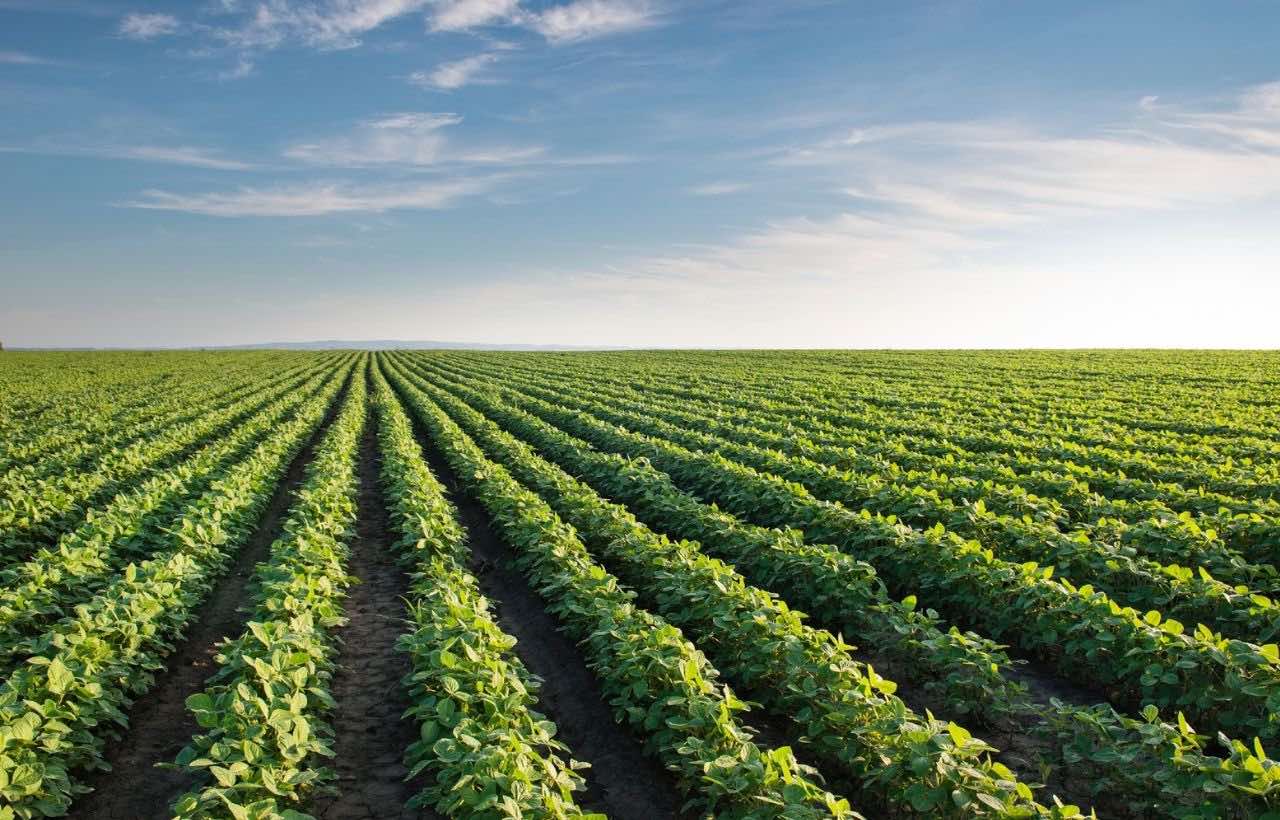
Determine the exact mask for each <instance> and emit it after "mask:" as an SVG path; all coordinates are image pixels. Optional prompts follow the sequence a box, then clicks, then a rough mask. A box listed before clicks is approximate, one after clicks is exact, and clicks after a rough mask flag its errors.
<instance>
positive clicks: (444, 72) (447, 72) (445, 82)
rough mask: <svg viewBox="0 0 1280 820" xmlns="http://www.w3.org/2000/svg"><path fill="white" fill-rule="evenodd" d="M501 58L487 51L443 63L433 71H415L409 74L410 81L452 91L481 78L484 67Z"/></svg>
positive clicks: (422, 85) (422, 86)
mask: <svg viewBox="0 0 1280 820" xmlns="http://www.w3.org/2000/svg"><path fill="white" fill-rule="evenodd" d="M499 59H500V57H499V55H498V54H497V53H496V52H492V51H487V52H484V53H482V54H475V55H472V56H470V57H464V58H462V59H461V60H453V61H451V62H447V63H441V64H440V65H438V66H436V67H435V68H434V69H432V70H431V71H415V72H413V73H412V74H410V75H409V82H410V83H412V84H413V85H416V86H419V87H421V88H434V89H438V90H441V91H452V90H454V89H457V88H462V87H463V86H464V85H468V84H471V83H474V82H477V81H478V80H479V75H480V73H481V72H482V71H484V69H485V68H486V67H488V66H490V65H492V64H493V63H496V62H497V61H498V60H499Z"/></svg>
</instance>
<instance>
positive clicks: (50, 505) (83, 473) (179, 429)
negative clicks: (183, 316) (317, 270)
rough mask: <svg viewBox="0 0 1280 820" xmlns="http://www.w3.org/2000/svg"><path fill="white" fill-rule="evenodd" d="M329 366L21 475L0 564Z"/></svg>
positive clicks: (10, 497)
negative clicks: (55, 469)
mask: <svg viewBox="0 0 1280 820" xmlns="http://www.w3.org/2000/svg"><path fill="white" fill-rule="evenodd" d="M329 367H331V365H330V366H320V367H308V368H307V369H306V370H305V371H302V372H300V373H289V374H287V375H286V376H284V377H283V378H281V379H274V378H268V379H264V380H263V382H261V383H259V384H258V385H255V386H254V387H251V388H249V389H246V390H244V391H239V392H237V393H236V394H234V395H232V396H230V397H228V398H227V399H224V400H223V401H217V400H215V401H214V402H212V403H211V404H205V405H204V406H203V409H202V410H198V411H195V412H193V413H191V414H190V418H187V419H182V420H176V421H174V422H172V423H170V424H167V425H165V426H164V427H163V428H162V429H159V430H153V431H151V432H150V434H148V435H147V436H145V437H143V438H140V439H138V440H136V441H134V442H132V443H131V444H128V445H127V446H125V447H122V448H121V449H119V450H116V451H113V452H110V453H107V454H106V455H105V456H104V457H103V458H102V459H100V460H99V461H98V462H96V463H94V464H91V465H88V466H86V467H85V468H83V469H82V470H72V471H69V472H67V473H65V474H64V475H61V476H57V477H56V478H54V479H52V480H46V479H43V478H35V477H32V476H30V475H29V474H28V475H23V476H20V477H19V478H18V480H17V481H14V482H12V483H9V482H5V483H6V484H8V486H6V487H5V488H4V489H5V490H6V492H5V494H4V495H3V496H2V497H0V563H8V562H12V561H15V560H22V559H25V558H27V557H28V556H30V555H31V553H33V552H34V551H36V550H38V549H40V548H41V547H45V546H51V545H53V544H54V543H55V542H56V541H57V540H58V539H59V538H60V537H61V536H63V535H64V534H66V533H68V531H71V530H73V529H74V528H75V527H76V525H77V523H84V522H88V523H92V521H93V518H94V517H95V516H96V514H97V513H98V512H100V508H97V505H96V504H95V502H96V501H97V500H98V499H102V498H110V496H111V495H112V494H114V493H117V492H119V491H121V490H126V489H127V488H129V487H131V486H134V485H136V484H137V482H139V481H143V480H146V479H147V478H148V477H155V476H159V475H164V474H165V473H166V472H168V471H169V470H170V468H172V467H173V466H174V465H175V464H177V463H181V461H182V460H183V459H184V458H187V457H188V456H189V455H190V454H191V453H192V452H193V451H197V450H198V449H199V448H200V447H202V446H204V445H205V444H206V443H207V442H209V441H213V440H216V439H217V437H219V436H224V435H227V434H228V433H229V432H230V431H234V430H235V429H236V428H237V427H238V426H240V425H242V424H243V423H244V422H245V421H246V419H248V418H249V417H250V416H252V414H253V413H255V412H256V411H257V410H258V409H259V407H260V406H261V404H262V397H263V396H277V395H281V394H288V393H289V392H290V391H293V390H296V389H299V387H300V386H301V385H302V384H303V383H304V382H306V381H308V380H309V379H312V378H315V377H317V376H318V374H321V373H324V372H325V371H326V370H328V369H329ZM184 399H185V402H186V404H187V405H188V406H195V407H198V406H200V405H201V401H202V399H201V396H200V394H199V393H189V394H185V396H184Z"/></svg>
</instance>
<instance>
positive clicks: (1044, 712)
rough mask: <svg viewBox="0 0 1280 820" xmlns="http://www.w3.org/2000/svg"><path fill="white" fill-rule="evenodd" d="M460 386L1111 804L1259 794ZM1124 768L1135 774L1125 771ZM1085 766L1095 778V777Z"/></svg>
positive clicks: (865, 573) (655, 480)
mask: <svg viewBox="0 0 1280 820" xmlns="http://www.w3.org/2000/svg"><path fill="white" fill-rule="evenodd" d="M440 383H441V384H442V385H444V384H446V382H444V381H443V380H440ZM448 387H449V390H450V391H452V392H453V393H455V394H457V395H458V396H459V397H461V398H463V399H465V400H466V401H467V402H469V403H471V405H472V406H474V407H475V408H476V409H479V410H482V411H483V412H484V413H486V414H487V415H488V416H489V417H490V418H492V419H494V420H496V421H498V422H499V423H500V424H502V425H503V427H504V428H506V429H508V430H510V431H511V432H513V433H516V434H517V435H519V436H520V437H521V438H523V439H524V440H525V441H528V442H531V443H533V444H534V445H535V446H537V447H538V449H539V450H540V451H541V452H542V453H543V454H545V455H547V456H548V457H550V458H552V459H553V460H554V461H556V462H558V463H559V464H561V465H562V466H563V467H565V468H566V469H568V470H570V471H571V472H573V473H574V474H575V475H578V476H580V477H582V478H583V479H584V480H586V481H588V482H589V483H591V484H592V485H593V486H595V487H596V488H597V489H599V490H600V491H601V492H603V493H605V494H606V495H608V496H610V497H611V498H614V499H616V500H620V501H624V502H625V503H627V504H628V505H630V506H631V508H632V509H634V510H636V511H637V513H638V514H639V515H641V517H643V518H645V519H646V520H648V521H650V522H651V523H652V524H653V525H654V526H657V527H659V528H661V529H663V530H664V531H667V532H673V533H675V534H677V535H680V536H682V537H689V538H695V539H697V540H699V541H700V542H701V543H702V544H703V547H704V548H705V549H707V550H709V551H710V552H712V553H714V554H716V555H718V556H720V557H723V558H724V559H725V560H727V561H730V562H731V563H733V564H734V565H735V566H736V567H737V568H738V569H739V570H740V571H742V572H743V574H744V575H746V576H747V577H748V578H750V579H751V580H752V581H754V582H756V583H759V584H761V585H763V586H766V587H769V588H771V589H774V590H775V591H778V592H781V593H782V594H783V596H784V597H785V598H786V599H788V600H789V601H791V602H793V603H796V604H798V605H801V606H804V607H805V608H806V610H808V611H809V613H810V614H811V615H814V616H815V617H817V618H818V619H819V620H820V621H821V622H823V623H825V624H828V625H831V626H833V627H834V628H839V629H841V630H847V631H848V634H853V635H856V636H858V639H859V641H860V642H865V643H866V644H867V645H869V646H874V647H876V648H877V649H878V650H880V651H881V652H883V653H885V654H886V655H887V656H888V658H889V660H890V662H891V668H892V669H893V670H894V672H895V674H904V675H905V676H906V677H907V679H908V680H909V681H910V682H911V683H912V684H914V685H919V686H923V687H925V688H926V689H934V690H938V691H936V692H935V693H934V696H935V699H936V700H938V701H940V702H942V703H945V704H946V706H947V707H948V709H949V710H950V711H952V712H954V713H958V714H970V715H973V716H974V717H975V718H977V719H979V720H980V721H981V722H983V723H986V724H988V725H997V726H999V725H1002V724H1004V723H1006V722H1013V723H1015V724H1017V723H1020V724H1031V725H1030V727H1029V730H1030V731H1031V733H1032V734H1034V735H1036V736H1037V737H1040V738H1042V739H1046V740H1047V742H1048V744H1049V745H1048V748H1047V750H1046V758H1047V759H1048V760H1050V762H1052V764H1053V765H1055V766H1059V767H1064V768H1066V767H1070V768H1071V770H1072V771H1073V775H1074V776H1073V777H1072V781H1073V782H1074V783H1076V784H1077V785H1078V784H1080V782H1081V781H1084V782H1085V783H1086V784H1087V786H1088V790H1089V791H1090V792H1092V793H1095V794H1100V795H1102V796H1103V797H1104V798H1106V799H1107V801H1108V802H1109V803H1117V802H1122V803H1125V804H1128V805H1143V804H1145V805H1147V806H1150V805H1152V803H1153V801H1157V802H1160V801H1163V802H1166V803H1170V802H1174V801H1176V802H1177V803H1178V804H1179V805H1183V806H1192V807H1195V806H1197V805H1198V804H1199V803H1202V802H1204V800H1205V799H1206V795H1211V794H1212V793H1213V792H1216V791H1217V790H1218V789H1219V788H1221V787H1223V786H1225V785H1229V784H1232V783H1240V784H1246V785H1249V787H1250V788H1253V787H1254V786H1253V784H1252V781H1253V779H1254V778H1253V777H1252V776H1251V775H1249V774H1248V772H1247V771H1246V770H1245V768H1244V766H1245V761H1246V759H1247V758H1250V757H1254V756H1256V753H1255V750H1250V749H1245V748H1243V747H1241V746H1240V745H1239V744H1230V745H1229V746H1228V751H1229V755H1230V756H1231V757H1232V758H1235V759H1234V760H1225V761H1223V760H1214V759H1212V758H1209V757H1207V756H1206V755H1205V754H1204V753H1203V752H1202V748H1203V746H1204V744H1203V740H1204V738H1201V737H1199V736H1197V735H1195V734H1194V732H1192V731H1191V730H1190V728H1189V726H1187V724H1186V723H1185V721H1183V720H1181V719H1179V721H1178V722H1177V723H1173V724H1168V723H1162V722H1160V721H1158V719H1157V717H1158V716H1157V715H1153V714H1148V715H1146V716H1145V717H1144V718H1143V719H1142V720H1134V719H1127V718H1123V717H1121V716H1120V715H1119V714H1117V713H1115V711H1114V710H1112V709H1110V708H1109V707H1106V706H1097V707H1092V708H1080V707H1073V706H1067V705H1064V704H1060V703H1049V704H1036V703H1032V702H1031V701H1029V700H1028V698H1027V697H1026V693H1025V691H1024V690H1023V689H1022V687H1020V686H1019V685H1018V684H1016V683H1013V682H1011V681H1010V680H1008V679H1006V678H1005V677H1004V676H1003V674H1002V671H1003V670H1004V669H1006V668H1008V667H1010V666H1011V664H1010V662H1009V660H1008V658H1007V656H1005V655H1004V653H1003V652H1001V651H1000V650H999V648H998V647H994V646H993V645H991V644H990V642H987V641H983V640H982V639H979V638H977V637H976V636H973V635H964V634H962V633H959V632H958V630H955V629H952V630H950V631H947V632H943V631H941V630H939V629H938V625H937V623H936V621H937V619H936V616H933V617H932V618H930V617H928V616H922V615H921V614H920V613H918V612H917V611H916V608H915V606H914V599H912V600H911V601H908V602H907V603H906V604H901V603H895V602H893V601H891V600H889V599H888V598H887V596H886V594H885V592H884V590H883V586H882V585H881V584H880V582H879V580H878V579H876V577H875V571H874V570H873V569H872V568H871V567H869V566H867V565H866V564H864V563H862V562H860V561H857V560H854V559H852V558H851V557H850V556H848V555H844V554H842V553H839V552H838V551H836V550H835V549H834V548H832V547H829V546H825V545H806V544H804V543H803V542H802V541H801V539H800V537H799V536H800V534H799V533H797V532H794V531H790V532H788V531H778V530H766V529H763V528H759V527H753V526H751V525H750V524H747V523H745V522H742V521H740V520H738V519H735V518H734V517H733V516H731V515H729V514H727V513H724V512H722V511H721V510H719V509H716V508H714V507H710V506H707V505H705V504H702V503H700V502H699V501H698V500H697V499H696V498H694V497H692V496H690V495H688V494H686V493H683V492H681V491H680V490H679V488H678V487H677V486H676V485H675V484H674V483H673V482H672V481H671V480H670V478H669V477H667V476H665V475H664V474H662V473H660V472H658V471H657V470H655V469H654V468H653V467H652V466H650V465H649V464H647V463H645V462H632V461H629V460H627V459H625V458H623V457H621V456H618V455H615V454H609V453H605V452H600V451H595V450H594V449H593V448H592V446H591V445H590V444H588V443H587V442H585V441H583V440H580V439H575V438H574V437H572V436H570V435H568V434H566V433H564V432H562V431H561V430H559V429H557V428H555V427H554V426H552V425H550V424H547V423H546V422H543V421H541V420H540V419H538V418H537V417H536V416H533V415H531V414H529V413H525V412H523V411H521V410H519V409H517V408H514V407H512V406H511V405H509V404H505V403H503V402H502V401H500V400H499V399H498V397H497V396H496V395H495V394H491V393H483V392H479V391H477V390H472V389H469V388H468V387H467V386H466V385H465V384H458V383H453V384H450V385H449V386H448ZM433 395H435V396H436V397H437V400H440V401H443V402H448V403H449V406H450V407H451V409H454V412H455V414H458V413H460V414H462V415H463V416H466V415H474V411H471V410H470V409H469V408H467V407H466V406H465V405H462V404H460V403H459V402H458V401H457V399H454V398H452V397H450V396H448V395H447V394H444V393H440V392H438V391H433ZM455 408H456V409H455ZM1120 761H1123V762H1124V764H1125V765H1124V766H1123V767H1119V766H1117V765H1115V764H1116V763H1117V762H1120ZM1085 767H1088V768H1089V771H1090V774H1089V775H1088V776H1087V777H1086V776H1084V774H1083V769H1084V768H1085ZM1241 799H1242V801H1243V802H1244V803H1245V804H1246V805H1247V804H1249V803H1250V802H1254V801H1251V800H1250V799H1249V798H1247V797H1244V796H1243V795H1242V796H1241Z"/></svg>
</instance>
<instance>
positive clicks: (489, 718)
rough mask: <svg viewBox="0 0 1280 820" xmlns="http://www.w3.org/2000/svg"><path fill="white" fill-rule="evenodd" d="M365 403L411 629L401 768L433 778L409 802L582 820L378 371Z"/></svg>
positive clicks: (461, 535) (444, 507) (561, 751)
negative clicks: (371, 406)
mask: <svg viewBox="0 0 1280 820" xmlns="http://www.w3.org/2000/svg"><path fill="white" fill-rule="evenodd" d="M374 403H375V407H376V410H377V418H378V437H379V446H380V448H381V451H382V459H383V460H382V482H383V488H384V493H385V495H386V498H387V501H388V506H389V508H390V511H391V516H392V520H393V522H394V526H395V531H396V533H398V535H399V536H400V537H399V539H398V541H397V542H396V545H395V546H396V549H397V551H398V554H399V557H400V560H401V563H402V564H404V565H405V566H406V567H407V568H408V569H409V570H410V571H411V572H412V573H413V583H412V587H411V590H410V593H409V598H408V601H409V617H410V625H411V631H409V632H408V633H407V634H405V635H403V636H402V637H401V639H400V641H399V642H398V644H397V647H398V649H399V650H400V651H402V652H406V653H408V655H409V657H410V660H411V664H412V670H413V671H412V673H411V674H410V675H409V676H408V677H406V678H405V681H404V685H405V687H406V689H407V690H408V693H409V698H410V703H411V704H412V705H411V707H410V713H409V716H411V717H412V718H413V719H414V720H415V721H416V723H417V724H418V726H419V734H420V739H419V740H418V741H417V742H416V743H414V745H413V746H411V747H410V748H409V749H408V750H406V763H407V764H408V766H409V772H410V776H414V775H417V774H418V773H419V772H422V771H427V772H429V773H430V774H431V775H432V776H433V780H432V782H431V783H430V784H429V785H428V786H427V787H426V788H424V789H423V790H422V792H421V793H420V794H418V795H417V796H416V797H415V799H414V801H413V802H412V803H411V804H410V807H411V808H414V807H418V806H427V807H430V808H433V809H435V810H436V811H438V812H440V813H441V814H444V815H447V816H450V817H469V818H475V820H482V818H500V817H519V816H544V815H545V816H549V817H576V816H580V815H582V814H583V812H581V810H580V809H579V808H578V807H577V805H576V803H575V802H574V797H573V793H574V792H575V791H579V790H581V789H582V787H583V781H582V777H581V776H580V775H579V774H578V769H579V768H580V764H577V763H576V762H575V761H573V760H566V759H565V758H566V757H567V755H568V751H569V750H568V749H567V748H566V747H565V746H564V745H563V744H561V743H560V742H559V741H558V740H556V738H555V734H556V727H555V724H554V723H553V722H551V721H549V720H547V719H546V718H545V717H544V716H543V715H541V714H539V713H538V712H537V711H535V707H536V705H537V698H536V695H537V690H538V684H537V681H536V680H534V679H533V678H532V676H531V675H530V674H529V673H528V671H527V670H525V668H524V666H523V664H521V662H520V659H519V658H518V657H516V655H515V653H514V652H513V651H512V650H513V647H514V646H515V639H514V638H512V637H511V636H509V635H507V634H505V633H504V632H503V631H502V630H501V628H500V627H499V626H498V624H497V622H496V621H495V620H494V618H493V615H492V613H491V612H490V611H489V607H488V604H487V602H486V601H485V599H484V597H483V596H482V595H481V593H480V588H479V585H478V583H477V581H476V579H475V578H474V577H473V576H472V575H471V574H470V573H469V572H468V571H467V570H466V554H467V545H466V535H465V531H464V530H463V529H462V527H461V525H460V524H459V523H458V519H457V513H456V510H454V508H453V505H452V504H450V503H449V502H448V501H447V500H446V499H445V496H444V488H443V486H442V485H441V484H440V482H439V481H438V480H437V479H436V477H435V476H434V475H432V473H431V471H430V469H429V468H428V467H427V466H426V463H425V462H424V460H423V457H422V450H421V448H420V447H419V446H418V443H417V441H416V440H415V439H414V435H413V429H412V427H411V425H410V422H409V419H408V417H407V416H406V415H405V413H404V410H403V409H402V408H401V407H400V404H399V402H398V401H396V399H395V397H394V396H393V395H392V394H391V391H390V389H389V387H388V386H387V384H386V381H385V379H384V378H383V377H382V375H381V373H380V372H375V381H374Z"/></svg>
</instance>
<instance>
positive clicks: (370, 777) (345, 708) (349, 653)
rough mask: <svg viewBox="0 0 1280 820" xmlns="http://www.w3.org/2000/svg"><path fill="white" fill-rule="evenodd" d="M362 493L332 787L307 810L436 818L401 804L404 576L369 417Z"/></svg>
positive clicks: (405, 728)
mask: <svg viewBox="0 0 1280 820" xmlns="http://www.w3.org/2000/svg"><path fill="white" fill-rule="evenodd" d="M359 459H360V460H359V476H360V493H359V497H358V500H357V504H358V517H357V521H356V530H355V535H354V537H353V538H352V540H351V541H350V549H351V557H350V559H349V561H348V565H347V572H348V573H349V574H351V575H353V576H355V577H356V578H357V579H359V581H358V583H356V584H355V585H354V586H352V587H351V589H350V590H349V591H348V593H347V598H346V601H345V602H344V605H343V608H344V610H345V612H346V616H347V624H346V625H345V626H344V627H343V628H342V629H341V630H340V631H339V632H338V636H339V640H340V641H341V648H340V650H339V652H338V658H337V671H336V672H335V674H334V677H333V683H332V686H331V693H332V695H333V698H334V700H335V701H336V702H337V708H336V709H335V711H334V713H333V716H332V721H331V723H332V726H333V730H334V752H335V753H336V756H335V757H334V758H333V760H332V761H330V763H329V765H330V767H331V768H332V769H333V770H334V772H335V773H336V775H337V777H336V784H335V785H336V793H335V794H332V795H326V796H323V797H318V798H316V799H315V800H314V801H313V804H312V806H311V811H312V813H313V814H315V816H316V817H317V818H320V820H354V818H415V817H427V818H435V817H437V815H436V814H434V813H432V812H429V811H419V810H412V809H409V808H407V807H406V805H405V804H406V803H408V802H409V800H410V799H411V798H412V797H413V796H414V795H415V794H416V793H417V792H418V791H420V790H421V789H422V783H421V778H415V779H414V780H412V781H407V782H406V778H407V776H408V773H409V771H408V769H407V768H406V766H405V765H404V753H405V750H406V749H407V748H408V747H409V746H410V745H411V744H413V743H415V742H416V741H417V740H418V730H417V727H416V726H415V725H414V723H413V721H412V720H410V719H408V718H403V717H402V716H403V715H404V712H405V710H406V709H408V708H409V698H408V694H407V692H406V691H405V689H404V687H403V686H402V685H401V680H402V678H404V676H405V675H407V674H409V672H410V671H411V669H412V667H411V664H410V662H409V656H408V655H406V654H405V653H403V652H400V651H398V650H397V649H396V640H397V639H398V638H399V637H400V635H401V634H403V633H404V632H405V631H406V629H407V627H406V625H405V623H406V621H405V619H406V613H405V604H404V598H405V595H406V593H407V592H408V591H409V576H408V575H407V574H406V573H405V572H404V570H403V569H402V568H401V567H400V565H399V564H398V563H397V562H396V560H395V556H394V553H393V552H392V550H393V549H394V547H393V536H392V532H391V526H390V519H389V516H388V514H387V508H386V504H385V501H384V498H383V495H382V492H381V489H380V483H379V477H380V475H381V468H382V456H381V453H380V451H379V449H378V441H377V433H376V422H375V421H374V419H373V418H372V417H371V418H370V419H369V420H368V421H367V423H366V425H365V430H364V435H363V436H362V438H361V441H360V453H359Z"/></svg>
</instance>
